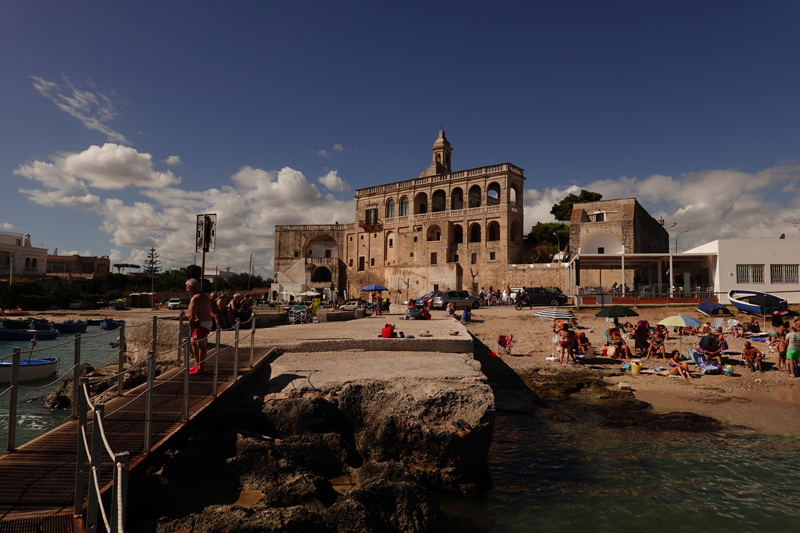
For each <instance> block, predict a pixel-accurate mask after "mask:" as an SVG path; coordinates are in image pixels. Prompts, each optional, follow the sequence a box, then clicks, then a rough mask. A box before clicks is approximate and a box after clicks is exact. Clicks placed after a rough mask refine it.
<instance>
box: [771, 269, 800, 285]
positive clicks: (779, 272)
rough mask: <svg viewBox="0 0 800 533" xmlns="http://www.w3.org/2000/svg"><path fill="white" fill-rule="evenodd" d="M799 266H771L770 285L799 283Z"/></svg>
mask: <svg viewBox="0 0 800 533" xmlns="http://www.w3.org/2000/svg"><path fill="white" fill-rule="evenodd" d="M797 267H798V265H770V266H769V280H770V283H798V275H797V270H798V268H797Z"/></svg>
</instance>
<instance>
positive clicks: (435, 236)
mask: <svg viewBox="0 0 800 533" xmlns="http://www.w3.org/2000/svg"><path fill="white" fill-rule="evenodd" d="M428 240H429V241H440V240H442V230H441V229H440V228H439V226H437V225H436V224H434V225H433V226H429V227H428Z"/></svg>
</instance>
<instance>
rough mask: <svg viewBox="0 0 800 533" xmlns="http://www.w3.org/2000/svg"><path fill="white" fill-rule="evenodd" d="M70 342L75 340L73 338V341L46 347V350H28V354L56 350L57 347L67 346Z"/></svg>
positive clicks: (71, 340)
mask: <svg viewBox="0 0 800 533" xmlns="http://www.w3.org/2000/svg"><path fill="white" fill-rule="evenodd" d="M36 342H39V341H36ZM71 342H75V339H74V338H73V339H70V340H68V341H66V342H62V343H61V344H54V345H52V346H48V347H46V348H39V349H36V350H30V353H38V352H44V351H45V350H52V349H53V348H58V347H59V346H64V345H66V344H69V343H71Z"/></svg>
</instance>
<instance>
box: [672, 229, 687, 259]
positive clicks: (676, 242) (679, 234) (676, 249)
mask: <svg viewBox="0 0 800 533" xmlns="http://www.w3.org/2000/svg"><path fill="white" fill-rule="evenodd" d="M687 231H689V230H688V229H685V230H683V231H682V232H680V233H678V234H677V235H675V253H676V254H677V253H678V237H680V236H681V234H682V233H686V232H687Z"/></svg>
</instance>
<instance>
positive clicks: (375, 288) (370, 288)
mask: <svg viewBox="0 0 800 533" xmlns="http://www.w3.org/2000/svg"><path fill="white" fill-rule="evenodd" d="M361 290H362V291H388V290H389V289H387V288H386V287H384V286H383V285H376V284H374V283H373V284H372V285H367V286H366V287H364V288H363V289H361Z"/></svg>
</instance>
